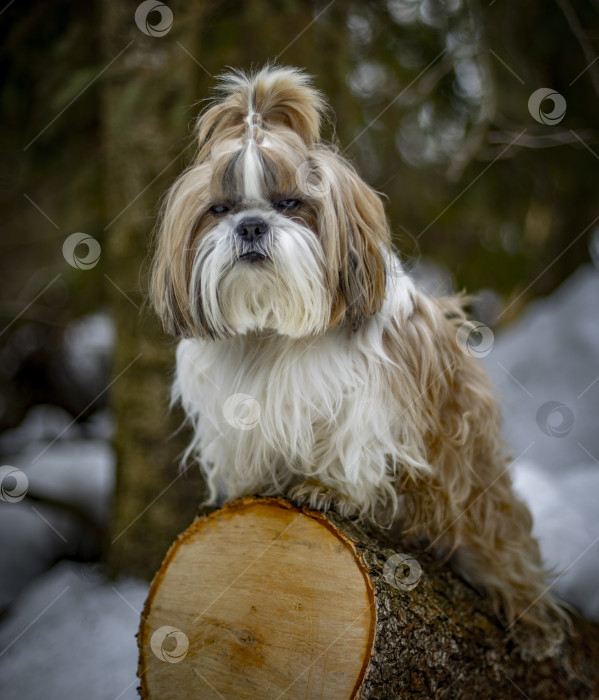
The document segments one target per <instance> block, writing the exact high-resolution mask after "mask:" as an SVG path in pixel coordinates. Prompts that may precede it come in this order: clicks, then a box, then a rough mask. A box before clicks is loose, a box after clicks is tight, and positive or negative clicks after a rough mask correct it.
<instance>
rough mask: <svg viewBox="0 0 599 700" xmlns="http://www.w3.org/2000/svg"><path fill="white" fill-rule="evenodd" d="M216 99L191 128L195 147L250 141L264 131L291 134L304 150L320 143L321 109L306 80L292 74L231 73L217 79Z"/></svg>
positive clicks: (273, 70) (278, 69) (276, 70)
mask: <svg viewBox="0 0 599 700" xmlns="http://www.w3.org/2000/svg"><path fill="white" fill-rule="evenodd" d="M218 95H219V98H218V99H217V100H216V101H215V102H213V103H212V104H211V105H210V106H209V107H208V108H207V109H206V110H205V111H204V112H203V113H202V114H201V115H200V118H199V120H198V123H197V126H196V134H197V138H198V142H199V146H200V160H201V159H202V155H203V153H205V151H204V150H203V149H205V148H206V149H208V148H210V147H211V145H213V144H210V142H213V143H214V142H217V141H224V140H226V139H229V138H244V137H245V138H246V139H247V140H255V139H256V137H257V136H258V137H259V134H258V133H257V132H259V131H262V130H268V129H269V128H287V129H291V130H292V131H294V132H295V133H296V134H297V135H298V136H299V137H300V138H301V139H302V140H303V141H304V143H306V144H308V145H312V144H314V143H317V142H318V141H319V140H320V121H321V117H322V115H323V113H325V112H326V109H327V106H326V102H325V100H324V97H323V95H322V93H321V92H320V91H319V90H317V89H316V88H315V87H314V86H313V85H312V79H311V78H310V76H309V75H307V74H306V73H304V72H303V71H301V70H298V69H297V68H285V67H283V66H275V65H267V66H265V67H264V68H262V69H260V70H258V71H253V72H248V73H244V72H243V71H240V70H231V71H230V72H229V73H226V74H225V75H222V76H220V79H219V87H218Z"/></svg>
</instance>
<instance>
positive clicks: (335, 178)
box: [306, 147, 390, 329]
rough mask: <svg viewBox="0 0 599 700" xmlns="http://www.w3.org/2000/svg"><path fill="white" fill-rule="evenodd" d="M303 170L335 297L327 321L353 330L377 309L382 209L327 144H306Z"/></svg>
mask: <svg viewBox="0 0 599 700" xmlns="http://www.w3.org/2000/svg"><path fill="white" fill-rule="evenodd" d="M306 172H307V176H306V178H307V182H306V189H307V190H308V193H310V192H312V193H313V196H312V201H315V202H316V208H317V211H318V223H317V234H318V236H319V237H320V239H321V243H322V246H323V249H324V252H325V258H326V260H327V264H328V275H327V276H328V283H329V286H330V289H331V293H332V297H333V298H334V300H335V301H334V304H333V309H332V312H331V325H334V324H335V323H338V322H340V321H341V320H343V321H345V322H346V323H348V324H349V325H350V326H351V327H352V328H354V329H355V328H358V327H359V326H360V325H361V324H362V323H363V322H364V320H365V319H367V318H368V317H369V316H372V315H373V314H374V313H376V312H377V311H378V310H379V309H380V308H381V304H382V303H383V299H384V296H385V283H386V272H385V263H386V258H387V255H388V253H389V245H390V237H389V227H388V224H387V218H386V216H385V209H384V207H383V203H382V201H381V198H380V196H379V195H378V194H377V193H376V192H375V191H374V190H373V189H372V188H371V187H369V186H368V185H367V184H366V183H365V182H364V181H363V180H362V179H361V178H360V177H359V175H358V174H357V173H356V171H355V170H354V169H353V168H352V166H351V165H350V164H349V163H347V162H346V161H345V160H343V159H342V158H341V157H340V156H338V155H337V154H335V153H334V152H333V151H332V150H331V149H329V148H321V147H317V148H315V149H312V152H311V159H310V167H309V168H307V170H306ZM310 179H312V180H313V182H312V183H310Z"/></svg>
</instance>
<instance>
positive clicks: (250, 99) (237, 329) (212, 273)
mask: <svg viewBox="0 0 599 700" xmlns="http://www.w3.org/2000/svg"><path fill="white" fill-rule="evenodd" d="M325 110H326V105H325V102H324V99H323V97H322V95H321V94H320V93H319V92H318V91H317V90H315V89H314V87H313V86H312V84H311V81H310V79H309V78H308V76H306V74H304V73H303V72H301V71H299V70H296V69H291V68H281V67H276V66H267V67H265V68H263V69H262V70H259V71H257V72H254V73H251V74H244V73H242V72H235V71H234V72H231V73H229V74H227V75H225V76H224V77H223V78H222V80H221V84H220V95H219V97H218V98H217V99H216V100H215V101H214V102H213V103H211V105H209V106H208V108H207V109H206V110H205V111H204V112H203V113H202V114H201V115H200V118H199V120H198V124H197V132H196V133H197V139H198V144H199V150H198V155H197V157H196V159H195V161H194V163H193V164H192V165H191V167H189V168H188V169H187V170H186V171H185V172H184V173H183V174H182V175H181V176H180V178H179V179H178V181H177V182H176V183H175V184H174V186H173V187H172V189H171V190H170V192H169V193H168V195H167V197H166V199H165V203H164V207H163V211H162V215H161V219H160V222H159V226H158V235H157V242H156V246H157V250H156V256H155V261H154V266H153V275H152V290H151V293H152V299H153V302H154V305H155V307H156V309H157V311H158V313H159V315H160V316H161V318H162V320H163V323H164V325H165V328H166V329H167V330H168V331H169V332H171V333H173V334H175V335H178V336H181V337H182V339H181V341H180V343H179V345H178V349H177V370H176V379H175V383H174V392H173V395H174V399H175V400H176V401H180V402H181V403H182V405H183V408H184V409H185V412H186V414H187V416H188V418H189V420H190V422H191V424H192V426H193V431H194V437H193V442H192V443H191V445H190V447H189V451H188V456H189V455H193V456H196V457H197V459H198V460H199V463H200V465H201V468H202V470H203V472H204V474H205V476H206V479H207V483H208V487H209V493H210V498H209V502H210V503H218V502H221V501H222V500H232V499H236V498H238V497H240V496H245V495H248V494H262V495H267V494H273V495H274V494H278V495H286V496H288V497H289V498H291V499H294V500H296V501H299V502H303V503H306V504H309V505H310V506H312V507H315V508H321V509H324V508H330V507H333V508H335V509H336V510H337V511H339V512H340V513H341V514H343V515H346V516H352V517H353V516H358V517H360V518H366V519H370V520H372V521H374V522H376V523H379V524H385V525H389V524H392V523H393V524H394V527H397V526H399V527H400V528H402V529H403V530H404V531H405V533H406V534H409V535H412V536H414V537H415V538H417V539H418V540H419V541H426V542H428V544H429V546H430V547H431V548H432V549H433V551H434V552H436V553H438V554H439V555H442V556H446V557H449V556H452V562H453V563H454V565H455V566H456V567H457V568H458V570H459V572H460V573H461V574H462V576H463V577H465V578H466V579H467V580H468V581H469V582H470V583H471V584H472V585H474V586H475V587H476V588H478V589H479V590H481V591H484V592H486V593H487V594H488V595H490V596H491V598H492V600H493V602H494V604H495V607H496V610H497V612H498V613H499V614H500V615H502V616H503V619H504V621H506V622H508V623H512V622H514V621H515V620H517V619H520V618H521V619H522V620H524V621H527V622H529V623H533V624H535V625H537V626H539V627H542V628H545V629H546V628H547V627H548V626H550V625H552V622H553V621H554V620H556V619H558V618H560V616H563V613H562V612H561V609H560V607H559V606H558V605H557V603H556V602H555V601H554V599H553V598H552V597H551V595H550V594H549V593H548V592H547V584H546V580H545V573H544V571H543V567H542V563H541V558H540V555H539V550H538V546H537V543H536V541H535V540H534V539H533V538H532V536H531V534H530V533H531V516H530V513H529V511H528V509H527V508H526V506H525V505H524V504H523V503H522V502H521V501H520V500H518V498H517V497H516V496H515V494H514V492H513V490H512V486H511V480H510V476H509V472H508V459H507V456H506V454H505V452H504V448H503V445H502V442H501V439H500V412H499V408H498V404H497V402H496V399H495V397H494V395H493V390H492V387H491V385H490V383H489V381H488V379H487V377H486V375H485V373H484V371H483V370H482V369H481V367H480V366H479V363H478V360H477V359H475V358H473V357H471V356H470V354H469V353H468V352H465V351H464V348H463V347H461V346H460V343H459V342H458V331H459V329H460V328H463V327H464V324H465V323H467V319H466V317H465V314H464V311H463V308H462V307H463V302H462V300H461V299H460V298H457V297H455V298H443V299H436V298H433V297H431V296H429V295H428V294H426V293H425V292H424V291H422V290H421V289H419V288H418V287H417V286H416V284H415V283H414V282H413V281H412V279H411V278H410V277H409V275H408V274H406V273H405V272H404V271H403V269H402V266H401V263H400V261H399V260H398V258H397V257H396V256H395V255H394V253H393V252H392V249H391V245H390V234H389V228H388V224H387V220H386V217H385V212H384V208H383V204H382V201H381V198H380V197H379V195H378V194H377V193H376V192H374V191H373V190H372V189H371V188H370V187H369V186H368V185H367V184H366V183H365V182H364V181H363V180H362V179H361V178H360V177H359V176H358V174H357V173H356V171H355V170H354V168H353V167H352V166H351V165H350V164H349V163H348V162H347V161H346V160H344V159H343V158H342V157H341V156H340V155H339V153H338V152H337V151H336V149H335V148H334V147H332V146H331V145H328V144H326V143H324V142H323V141H321V138H320V123H321V117H322V115H323V113H324V112H325ZM235 402H237V404H236V403H235ZM239 407H240V408H239ZM237 408H239V410H241V411H242V412H243V410H246V411H248V410H249V411H250V413H252V412H253V414H252V415H253V418H252V420H250V421H247V420H246V421H245V422H244V420H241V422H240V421H237V420H235V419H233V420H232V419H231V416H232V415H233V418H234V417H235V410H236V409H237Z"/></svg>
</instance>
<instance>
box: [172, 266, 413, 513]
mask: <svg viewBox="0 0 599 700" xmlns="http://www.w3.org/2000/svg"><path fill="white" fill-rule="evenodd" d="M390 291H391V294H389V295H388V298H387V300H386V302H385V305H384V307H383V309H382V310H381V311H380V312H379V313H378V314H376V315H375V316H374V317H372V318H371V319H369V321H368V322H367V323H366V324H365V326H364V327H363V328H362V329H360V330H359V331H357V332H353V331H350V330H349V329H347V328H336V329H332V330H330V331H328V332H326V333H323V334H320V335H317V336H314V337H309V338H302V339H294V338H289V337H286V336H281V335H276V334H271V335H261V336H256V335H243V336H238V337H234V338H230V339H226V340H219V341H204V340H182V341H181V342H180V344H179V347H178V350H177V374H176V381H175V385H174V391H173V394H174V399H175V400H180V401H181V403H182V405H183V407H184V409H185V412H186V413H187V416H188V417H189V419H190V421H191V422H192V425H193V428H194V439H193V442H192V444H191V445H190V448H189V454H198V455H199V457H200V463H201V465H202V468H203V470H204V472H205V474H206V476H207V478H208V483H209V487H210V492H211V494H210V495H211V500H212V501H216V500H218V498H220V497H225V498H227V499H231V498H236V497H238V496H241V495H244V494H249V493H271V494H272V493H284V492H286V491H287V490H288V489H289V487H291V486H293V485H294V484H298V483H301V482H302V481H304V480H306V479H316V480H318V481H319V482H320V483H322V484H324V485H325V486H330V487H334V488H335V489H336V490H337V491H340V492H341V494H345V495H346V496H347V497H348V500H350V501H351V502H352V503H354V504H355V507H356V509H358V510H364V511H367V510H372V509H373V508H375V506H376V504H377V501H378V500H380V499H381V498H384V497H385V496H384V494H385V492H391V491H393V493H395V491H394V490H393V489H392V487H391V484H392V482H393V479H394V473H393V472H394V471H395V469H396V465H401V464H402V463H403V464H406V463H407V464H412V465H413V466H420V463H421V460H420V456H419V455H418V452H419V451H418V450H416V451H415V450H414V446H413V445H412V444H411V442H412V441H411V440H410V434H411V432H412V431H411V430H410V429H409V421H408V416H407V415H406V416H404V415H402V407H401V401H398V397H397V396H395V395H393V394H392V392H391V391H390V389H389V386H390V382H389V373H390V372H393V366H392V363H391V361H390V360H389V358H388V357H387V355H386V353H385V350H384V346H383V334H384V333H385V332H389V329H390V319H391V318H392V317H393V318H396V319H397V317H398V315H400V316H402V315H403V316H404V317H405V315H406V314H407V313H409V307H410V304H409V299H408V297H409V294H410V293H411V292H412V285H411V282H409V280H408V278H402V279H401V280H400V281H398V280H394V281H393V285H390ZM408 414H409V412H408Z"/></svg>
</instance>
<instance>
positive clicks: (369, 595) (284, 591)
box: [138, 498, 599, 700]
mask: <svg viewBox="0 0 599 700" xmlns="http://www.w3.org/2000/svg"><path fill="white" fill-rule="evenodd" d="M138 643H139V647H140V661H139V676H140V680H141V689H140V692H141V696H142V697H143V698H146V699H148V700H150V699H158V698H159V699H160V700H169V699H170V698H173V699H174V698H181V697H188V698H191V697H202V698H207V697H213V696H214V697H226V698H248V699H249V698H278V697H281V698H283V697H284V698H323V699H324V698H326V699H327V700H331V699H334V700H337V699H340V700H341V699H342V698H343V699H344V698H361V699H366V698H389V699H391V698H416V699H418V698H422V699H424V698H426V699H427V700H428V699H429V698H441V697H445V698H466V699H467V698H476V699H477V700H487V699H488V700H501V699H502V698H514V697H520V695H522V696H523V697H527V698H530V700H536V699H538V700H541V699H542V700H554V699H555V700H557V699H558V698H559V699H565V698H578V699H583V698H589V699H590V698H596V697H597V694H598V693H599V626H598V625H596V624H593V623H590V622H588V621H585V620H580V619H577V620H575V631H574V633H573V634H572V636H569V637H567V638H566V639H565V640H563V641H561V642H559V643H556V644H554V645H553V646H551V645H548V644H547V643H546V640H544V639H542V638H541V637H539V638H538V639H535V638H534V636H533V637H530V638H529V639H528V640H527V642H526V644H525V645H523V646H520V645H518V644H517V643H516V642H515V641H514V640H513V639H512V638H511V637H510V635H509V634H508V633H507V632H506V630H505V629H504V628H503V626H502V625H501V624H500V622H499V621H498V619H497V617H496V616H495V615H494V613H493V610H492V608H491V606H490V604H489V602H488V601H487V600H486V599H485V598H484V597H482V596H481V595H479V594H478V593H477V592H475V591H474V590H473V589H472V588H471V587H469V586H468V585H467V584H466V583H464V582H463V581H462V580H461V579H459V578H458V577H457V576H456V575H455V574H453V573H452V572H451V571H450V570H449V569H448V568H446V567H443V566H441V565H439V564H438V563H436V562H434V561H433V560H432V559H430V557H428V556H427V555H425V554H422V553H420V552H419V553H413V552H410V551H409V550H407V551H406V552H403V551H402V550H401V549H398V547H397V544H395V545H391V544H390V542H389V541H388V540H387V539H386V535H385V534H383V533H381V532H380V531H378V530H376V529H374V528H368V527H364V526H362V525H360V526H358V525H357V524H356V523H354V522H352V521H350V520H347V519H344V518H341V517H340V516H338V515H337V514H335V513H332V512H326V513H320V512H316V511H312V510H309V509H307V508H298V507H296V506H294V505H292V504H290V503H289V502H287V501H284V500H282V499H268V498H250V499H243V500H241V501H237V502H235V503H233V504H231V505H227V506H225V507H224V508H222V509H221V510H218V511H215V512H213V513H211V514H210V515H208V516H203V517H200V518H197V519H196V520H195V521H194V522H193V524H192V525H191V526H190V527H189V528H188V529H187V530H186V531H185V532H184V533H183V534H182V535H180V536H179V538H178V539H177V541H176V542H175V543H174V544H173V545H172V547H171V549H170V551H169V552H168V554H167V556H166V558H165V560H164V562H163V564H162V566H161V568H160V570H159V571H158V573H157V575H156V577H155V579H154V582H153V584H152V587H151V590H150V594H149V596H148V599H147V601H146V605H145V608H144V612H143V614H142V620H141V626H140V632H139V636H138Z"/></svg>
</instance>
